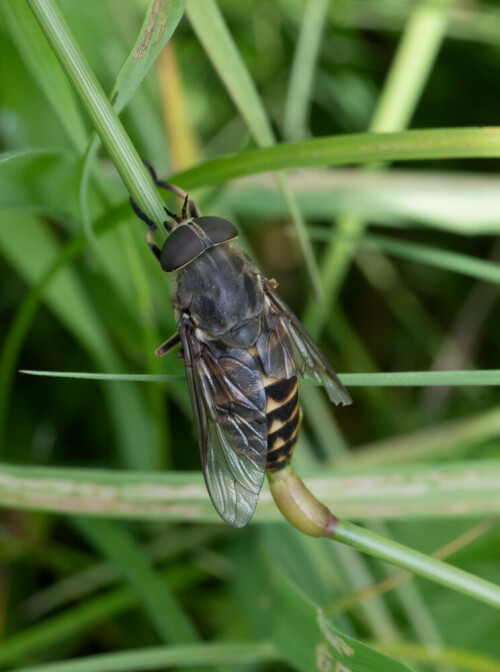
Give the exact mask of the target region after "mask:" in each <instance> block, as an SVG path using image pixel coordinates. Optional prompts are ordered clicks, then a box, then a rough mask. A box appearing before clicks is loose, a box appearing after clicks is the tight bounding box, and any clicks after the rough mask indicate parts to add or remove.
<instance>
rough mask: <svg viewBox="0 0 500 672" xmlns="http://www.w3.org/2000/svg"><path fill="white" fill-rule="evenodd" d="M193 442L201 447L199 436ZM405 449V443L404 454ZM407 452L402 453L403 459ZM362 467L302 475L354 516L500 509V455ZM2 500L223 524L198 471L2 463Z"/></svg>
mask: <svg viewBox="0 0 500 672" xmlns="http://www.w3.org/2000/svg"><path fill="white" fill-rule="evenodd" d="M495 413H496V415H495V420H496V425H494V426H493V423H492V421H491V422H490V425H492V426H491V428H490V429H491V431H492V432H494V433H495V435H496V436H498V433H499V427H500V417H499V415H500V414H499V413H498V411H496V412H495ZM443 431H444V429H443ZM472 440H474V439H472ZM192 444H193V445H192V449H193V451H196V444H195V439H194V436H193V440H192ZM404 448H405V445H404V442H403V441H402V445H401V447H400V453H401V452H403V450H404ZM410 448H411V446H410ZM405 458H406V455H404V454H402V455H400V462H402V461H403V460H404V459H405ZM364 462H368V460H364ZM355 463H356V461H355V460H353V464H355ZM381 463H382V464H383V462H382V460H381ZM359 465H360V466H359V467H357V468H356V467H355V466H352V464H349V465H348V467H344V468H342V471H341V472H339V471H338V469H336V470H335V471H331V472H330V471H327V470H325V469H323V470H322V471H320V472H310V474H309V476H308V477H306V479H305V480H306V483H307V486H308V487H309V488H310V489H311V491H313V492H314V493H315V495H316V496H317V497H318V498H319V499H320V500H321V501H323V502H324V503H325V505H326V506H328V507H329V508H330V509H332V510H334V511H335V512H336V514H338V515H339V516H342V517H346V518H352V519H373V518H375V519H377V518H379V519H380V518H387V519H394V520H410V519H412V518H413V519H415V518H432V517H435V516H437V517H445V516H450V517H453V516H464V515H469V516H472V515H477V516H486V515H498V514H499V513H500V465H499V463H498V461H495V460H477V461H469V462H459V461H457V462H446V463H444V464H435V463H433V464H431V465H425V464H415V465H408V464H399V465H398V466H387V467H383V466H382V467H379V466H378V465H376V462H375V457H374V458H373V460H372V463H371V465H370V467H369V469H370V470H369V471H368V469H367V468H366V467H365V465H364V464H363V462H362V460H361V456H360V458H359ZM0 504H1V505H2V506H4V507H7V508H20V509H28V510H33V511H51V512H59V513H65V514H69V513H80V514H89V515H97V516H108V517H113V518H129V519H134V520H151V519H159V520H174V521H198V522H199V521H212V522H214V521H215V522H220V519H219V517H218V515H217V513H216V512H215V510H214V508H213V506H212V504H211V502H210V500H209V497H208V495H207V491H206V488H205V485H204V482H203V476H202V474H201V471H200V472H162V473H156V472H140V471H136V472H120V471H115V472H114V471H95V470H83V469H82V470H77V469H63V468H58V469H55V468H54V469H51V468H42V467H17V466H12V465H6V464H4V465H2V466H1V469H0ZM277 520H278V521H279V520H282V518H281V516H280V514H279V512H278V510H277V509H276V507H275V505H274V503H273V501H272V499H271V494H270V492H269V491H268V490H267V489H264V490H263V491H262V493H261V496H260V500H259V505H258V507H257V514H256V518H255V521H256V522H264V521H277Z"/></svg>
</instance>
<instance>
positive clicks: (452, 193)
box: [224, 169, 500, 235]
mask: <svg viewBox="0 0 500 672" xmlns="http://www.w3.org/2000/svg"><path fill="white" fill-rule="evenodd" d="M290 182H291V184H292V187H293V189H294V192H295V194H296V196H297V199H298V202H299V205H300V208H301V210H302V212H303V213H304V215H305V217H306V218H308V219H319V220H324V221H327V222H331V220H332V217H333V216H336V215H339V214H341V213H342V212H345V211H347V210H348V211H349V212H351V213H352V214H354V215H356V216H358V217H366V218H368V219H369V220H370V223H376V224H379V223H380V224H384V226H394V227H399V228H404V229H407V228H411V227H412V226H414V225H415V224H420V225H425V226H429V227H432V228H436V229H443V230H445V231H449V232H451V233H456V234H460V235H481V234H497V233H499V232H500V225H499V221H498V212H500V180H499V179H498V178H497V177H496V176H493V175H490V174H487V173H483V174H480V173H479V174H478V173H463V172H460V173H458V172H455V173H452V172H448V173H445V172H437V171H425V173H424V172H423V171H415V170H386V171H383V172H373V171H370V172H367V171H360V170H349V169H346V170H334V171H333V170H328V169H323V170H322V169H316V170H315V169H309V170H308V171H307V173H299V174H296V175H290ZM224 202H225V203H228V204H229V205H230V207H231V208H232V209H233V210H234V211H235V212H237V213H238V214H243V215H245V216H246V217H265V218H269V217H283V216H284V215H285V214H286V209H285V205H284V203H283V199H282V197H281V195H280V194H279V192H278V191H277V189H276V188H275V187H274V186H273V184H272V183H270V182H269V181H268V180H265V179H262V178H260V177H254V178H244V179H242V180H240V181H237V182H235V183H233V184H231V185H230V186H229V187H228V188H226V189H225V191H224Z"/></svg>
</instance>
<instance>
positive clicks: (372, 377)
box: [20, 369, 500, 387]
mask: <svg viewBox="0 0 500 672" xmlns="http://www.w3.org/2000/svg"><path fill="white" fill-rule="evenodd" d="M20 373H25V374H28V375H30V376H49V377H53V378H75V379H78V378H82V379H86V380H115V381H118V382H120V381H121V382H123V381H131V382H137V383H139V382H148V383H149V382H153V383H154V382H156V383H177V382H185V381H186V379H185V376H183V375H181V374H179V375H178V374H142V373H138V374H135V373H134V374H132V373H130V374H129V373H86V372H74V371H29V370H27V369H26V370H25V369H23V370H21V371H20ZM337 375H338V377H339V378H340V380H341V381H342V382H343V383H344V385H347V386H348V387H437V386H446V387H448V386H454V387H458V386H459V387H467V386H479V387H481V386H489V385H500V369H489V370H484V369H483V370H478V371H389V372H384V373H338V374H337ZM304 384H305V385H318V383H317V382H315V381H304Z"/></svg>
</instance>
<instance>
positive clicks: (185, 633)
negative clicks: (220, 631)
mask: <svg viewBox="0 0 500 672" xmlns="http://www.w3.org/2000/svg"><path fill="white" fill-rule="evenodd" d="M72 522H73V526H74V527H75V528H76V529H77V530H78V531H79V533H80V534H81V535H83V537H84V538H85V539H86V540H87V541H88V542H89V543H90V544H92V546H94V548H95V549H96V550H97V551H98V552H99V553H100V554H101V555H102V556H103V557H104V558H105V559H107V560H109V562H110V563H111V564H112V565H113V566H114V567H116V569H117V570H118V572H119V573H120V574H121V575H122V576H123V578H124V579H126V581H127V583H128V584H129V585H130V587H131V588H132V590H133V591H135V593H136V594H137V597H138V598H139V601H140V603H141V604H142V606H143V608H144V611H145V612H146V613H147V614H148V616H149V619H150V620H151V623H152V624H153V626H154V627H155V629H156V631H157V633H158V634H159V636H160V637H161V639H162V640H163V641H164V642H165V643H169V642H179V643H180V642H196V641H197V640H198V639H199V637H198V633H197V632H196V629H195V627H194V625H193V624H192V622H191V620H190V619H189V617H188V616H187V614H186V613H185V612H184V611H183V609H182V608H181V606H180V604H179V603H178V601H177V599H176V597H175V596H174V595H173V593H172V592H171V590H170V587H169V586H168V583H167V582H166V581H164V580H163V579H162V578H160V576H159V575H158V573H157V572H156V570H155V569H154V567H153V566H152V564H151V562H150V561H149V560H148V559H147V558H146V556H145V555H144V553H143V552H142V551H141V550H140V549H139V548H138V546H137V544H136V541H135V539H134V537H133V535H132V534H131V533H130V532H128V531H127V529H126V528H125V527H123V526H122V525H120V523H118V522H116V521H111V520H104V519H102V520H95V519H90V518H83V517H80V518H73V521H72Z"/></svg>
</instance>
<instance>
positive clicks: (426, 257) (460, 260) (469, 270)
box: [311, 229, 500, 284]
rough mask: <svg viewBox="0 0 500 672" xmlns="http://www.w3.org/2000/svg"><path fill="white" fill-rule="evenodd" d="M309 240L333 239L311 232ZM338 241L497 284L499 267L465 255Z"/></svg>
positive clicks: (375, 241)
mask: <svg viewBox="0 0 500 672" xmlns="http://www.w3.org/2000/svg"><path fill="white" fill-rule="evenodd" d="M311 237H312V238H313V239H315V240H329V239H331V238H332V237H336V236H335V234H334V233H332V232H331V231H325V230H324V229H312V230H311ZM338 238H339V240H340V239H341V240H344V241H346V242H348V243H349V242H356V244H357V245H360V246H362V247H375V248H376V249H380V250H383V251H384V252H387V253H388V254H393V255H395V256H397V257H401V258H402V259H408V260H409V261H417V262H419V263H421V264H427V265H429V266H434V267H436V268H441V269H443V270H446V271H453V272H454V273H462V274H463V275H468V276H470V277H472V278H476V279H478V280H485V281H486V282H494V283H497V284H498V283H499V282H500V266H499V265H498V264H497V263H495V262H493V261H486V260H484V259H475V258H474V257H471V256H470V255H468V254H462V253H460V252H452V251H451V250H444V249H439V248H436V247H431V246H430V245H420V244H419V243H414V242H412V241H404V240H397V239H395V238H389V237H388V236H379V235H368V234H365V235H363V236H362V237H361V238H359V239H354V238H352V239H351V240H350V239H349V238H348V237H347V236H338Z"/></svg>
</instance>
